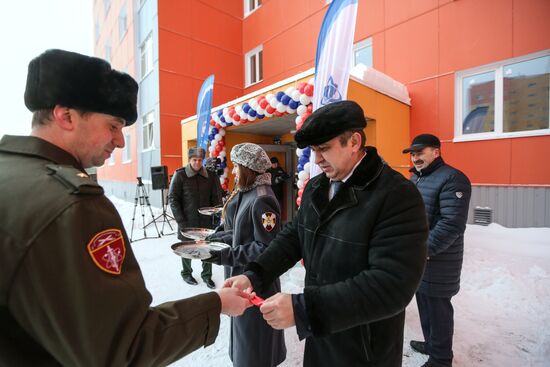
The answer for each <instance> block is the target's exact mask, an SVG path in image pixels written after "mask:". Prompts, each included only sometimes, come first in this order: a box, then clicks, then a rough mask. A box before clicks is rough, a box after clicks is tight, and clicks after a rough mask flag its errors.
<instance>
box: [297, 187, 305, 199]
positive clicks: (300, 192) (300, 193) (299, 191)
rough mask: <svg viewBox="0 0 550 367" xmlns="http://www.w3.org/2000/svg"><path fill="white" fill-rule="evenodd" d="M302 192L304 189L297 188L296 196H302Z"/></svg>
mask: <svg viewBox="0 0 550 367" xmlns="http://www.w3.org/2000/svg"><path fill="white" fill-rule="evenodd" d="M303 193H304V189H300V190H298V196H299V197H302V194H303Z"/></svg>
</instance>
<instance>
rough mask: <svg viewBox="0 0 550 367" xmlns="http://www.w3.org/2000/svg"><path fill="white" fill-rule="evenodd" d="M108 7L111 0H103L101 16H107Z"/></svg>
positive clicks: (109, 7)
mask: <svg viewBox="0 0 550 367" xmlns="http://www.w3.org/2000/svg"><path fill="white" fill-rule="evenodd" d="M109 9H111V0H103V17H104V18H107V14H109Z"/></svg>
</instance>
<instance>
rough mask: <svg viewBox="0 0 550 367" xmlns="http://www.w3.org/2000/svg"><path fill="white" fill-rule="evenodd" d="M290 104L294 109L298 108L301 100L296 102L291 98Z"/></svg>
mask: <svg viewBox="0 0 550 367" xmlns="http://www.w3.org/2000/svg"><path fill="white" fill-rule="evenodd" d="M288 105H289V106H290V108H292V109H293V110H295V109H297V108H298V106H299V105H300V102H296V101H295V100H291V101H290V102H289V103H288Z"/></svg>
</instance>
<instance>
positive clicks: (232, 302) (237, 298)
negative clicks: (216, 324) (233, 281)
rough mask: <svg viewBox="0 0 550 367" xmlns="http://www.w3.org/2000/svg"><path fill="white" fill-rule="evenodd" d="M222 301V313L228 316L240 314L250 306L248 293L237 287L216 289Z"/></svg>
mask: <svg viewBox="0 0 550 367" xmlns="http://www.w3.org/2000/svg"><path fill="white" fill-rule="evenodd" d="M218 295H219V296H220V299H221V301H222V313H223V314H224V315H228V316H240V315H242V314H243V313H244V311H245V310H246V309H247V308H248V307H251V306H252V303H250V299H249V298H250V295H249V294H248V293H245V292H242V291H240V290H238V289H237V288H222V289H220V290H219V291H218Z"/></svg>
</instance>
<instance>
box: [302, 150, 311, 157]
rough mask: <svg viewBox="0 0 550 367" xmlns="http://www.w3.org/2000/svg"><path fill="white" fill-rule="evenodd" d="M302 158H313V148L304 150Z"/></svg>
mask: <svg viewBox="0 0 550 367" xmlns="http://www.w3.org/2000/svg"><path fill="white" fill-rule="evenodd" d="M302 156H304V157H308V158H309V157H310V156H311V148H309V147H307V148H304V149H303V150H302Z"/></svg>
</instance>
